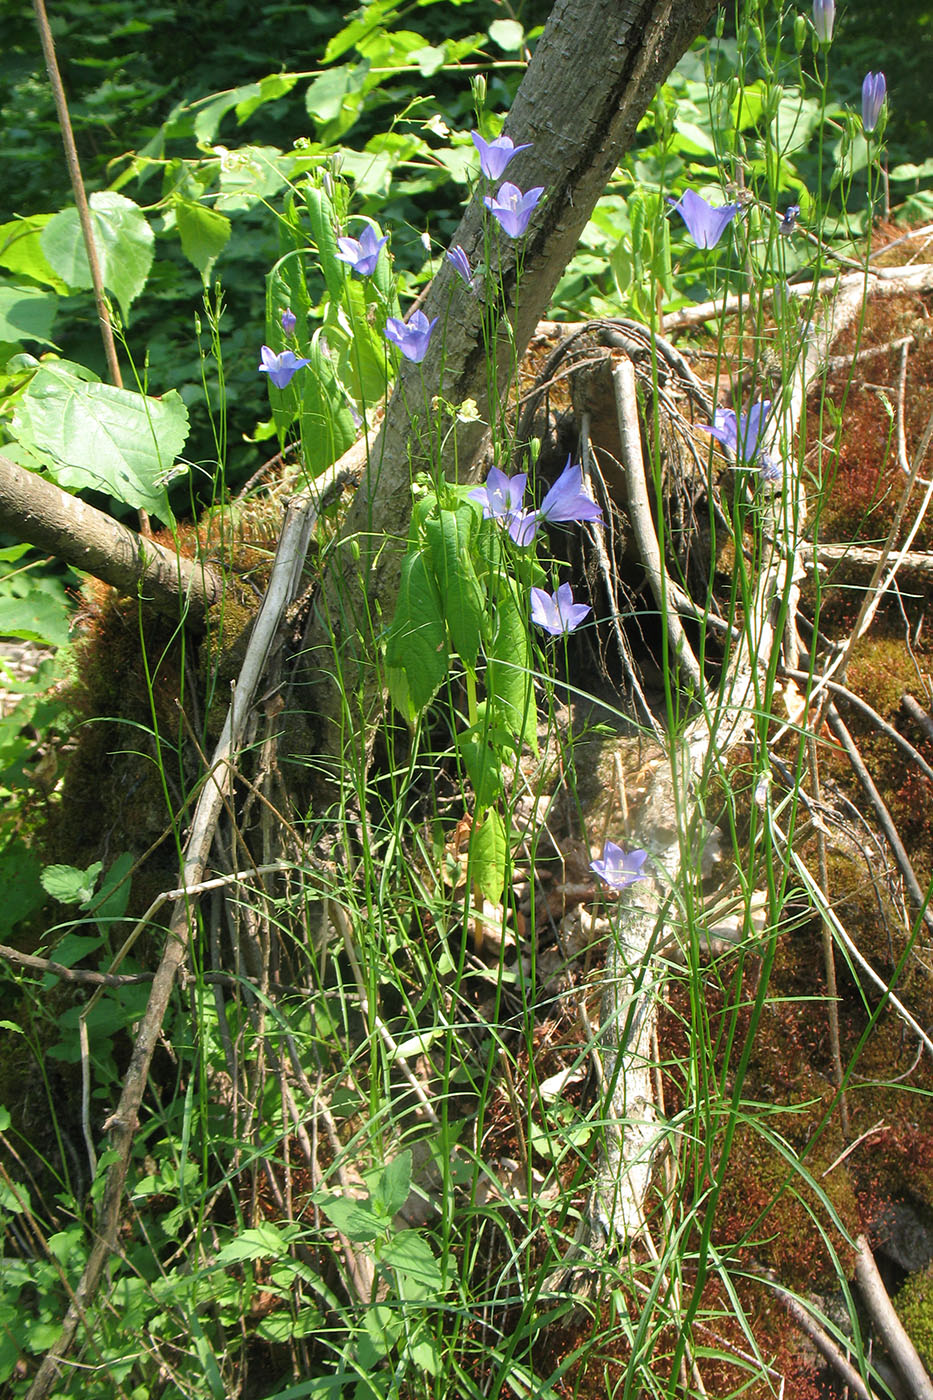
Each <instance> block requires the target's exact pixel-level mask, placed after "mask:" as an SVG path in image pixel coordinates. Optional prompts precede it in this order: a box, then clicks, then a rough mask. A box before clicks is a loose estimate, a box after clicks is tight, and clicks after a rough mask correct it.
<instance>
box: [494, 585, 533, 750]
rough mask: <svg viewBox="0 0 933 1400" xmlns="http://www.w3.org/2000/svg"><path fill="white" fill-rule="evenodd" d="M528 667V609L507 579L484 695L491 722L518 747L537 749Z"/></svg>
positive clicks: (501, 593)
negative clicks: (509, 736)
mask: <svg viewBox="0 0 933 1400" xmlns="http://www.w3.org/2000/svg"><path fill="white" fill-rule="evenodd" d="M531 666H532V656H531V643H530V640H529V637H528V605H527V604H526V603H525V601H524V596H523V594H522V593H521V591H520V590H519V588H518V585H517V584H516V583H515V582H514V581H513V580H512V579H509V578H506V579H504V580H503V582H502V586H501V587H500V590H499V597H498V599H497V601H496V618H495V631H494V634H493V641H492V645H491V647H490V648H489V665H488V667H487V668H486V692H487V697H488V701H489V705H490V706H491V709H492V714H493V722H494V723H495V724H497V725H499V724H501V725H502V727H503V728H504V729H507V730H508V732H509V733H510V734H511V735H513V737H514V738H515V739H517V741H518V742H519V743H520V744H521V743H529V744H531V746H532V747H533V748H536V747H537V733H536V729H535V706H534V694H533V690H532V684H531Z"/></svg>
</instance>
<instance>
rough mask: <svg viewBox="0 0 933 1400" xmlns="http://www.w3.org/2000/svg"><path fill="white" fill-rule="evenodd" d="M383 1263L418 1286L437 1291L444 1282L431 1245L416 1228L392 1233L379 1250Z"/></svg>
mask: <svg viewBox="0 0 933 1400" xmlns="http://www.w3.org/2000/svg"><path fill="white" fill-rule="evenodd" d="M379 1258H380V1261H381V1262H382V1263H383V1264H388V1265H389V1266H390V1267H391V1268H393V1269H398V1271H399V1273H400V1274H404V1275H405V1276H406V1277H407V1278H410V1279H411V1281H412V1282H413V1283H415V1284H417V1285H418V1287H419V1288H423V1289H427V1290H430V1291H431V1292H435V1293H436V1292H438V1291H439V1290H440V1289H441V1287H442V1286H443V1283H444V1275H443V1274H442V1273H441V1270H440V1265H439V1264H438V1262H437V1260H436V1259H435V1257H434V1254H433V1253H432V1251H431V1246H430V1245H429V1244H428V1242H427V1240H426V1239H425V1238H424V1236H423V1235H421V1234H419V1233H418V1231H417V1230H400V1231H399V1232H398V1234H396V1235H393V1236H392V1238H391V1239H390V1240H389V1241H388V1243H387V1244H386V1245H385V1246H384V1248H382V1249H380V1251H379Z"/></svg>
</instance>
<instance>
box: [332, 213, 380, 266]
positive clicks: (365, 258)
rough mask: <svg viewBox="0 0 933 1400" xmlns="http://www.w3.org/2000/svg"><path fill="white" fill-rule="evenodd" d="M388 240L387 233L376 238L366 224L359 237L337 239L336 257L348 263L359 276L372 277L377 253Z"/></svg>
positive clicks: (377, 256)
mask: <svg viewBox="0 0 933 1400" xmlns="http://www.w3.org/2000/svg"><path fill="white" fill-rule="evenodd" d="M388 241H389V235H388V234H386V235H385V237H384V238H377V237H376V235H375V233H374V232H373V230H372V229H371V228H370V226H369V224H367V225H366V227H365V228H364V229H363V232H362V233H361V234H360V236H359V238H338V239H337V247H338V248H339V249H340V252H339V253H338V254H337V257H338V258H339V259H340V261H341V262H345V263H348V264H349V266H350V267H351V268H352V270H353V271H354V272H356V273H359V275H360V277H372V275H373V273H374V272H375V271H376V263H377V262H378V261H379V254H380V253H381V252H382V249H383V247H384V245H385V244H386V243H388Z"/></svg>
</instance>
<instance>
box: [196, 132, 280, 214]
mask: <svg viewBox="0 0 933 1400" xmlns="http://www.w3.org/2000/svg"><path fill="white" fill-rule="evenodd" d="M281 156H282V152H281V151H280V150H279V148H278V147H277V146H239V147H238V148H237V149H236V150H235V151H226V152H225V153H224V154H223V156H222V157H221V161H220V176H219V183H220V195H219V196H218V198H217V200H216V202H215V205H214V208H215V209H218V210H220V209H228V210H231V211H233V210H239V209H249V208H250V207H251V206H252V205H254V204H255V203H256V201H257V200H260V199H262V200H267V199H271V198H272V196H273V195H274V194H277V193H278V191H279V190H280V189H281V188H282V186H283V185H284V184H285V176H284V175H283V174H282V172H281V170H280V169H279V166H278V162H279V160H280V159H281Z"/></svg>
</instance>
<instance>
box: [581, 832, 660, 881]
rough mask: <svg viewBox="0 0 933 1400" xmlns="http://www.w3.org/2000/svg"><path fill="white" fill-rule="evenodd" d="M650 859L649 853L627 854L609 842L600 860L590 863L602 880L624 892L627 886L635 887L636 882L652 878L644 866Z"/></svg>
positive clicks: (632, 852) (633, 852)
mask: <svg viewBox="0 0 933 1400" xmlns="http://www.w3.org/2000/svg"><path fill="white" fill-rule="evenodd" d="M647 859H648V852H647V851H629V853H628V855H626V854H625V852H624V851H623V849H622V847H621V846H617V845H616V843H615V842H614V841H607V842H606V844H605V845H604V846H603V853H602V856H601V858H600V859H599V860H593V861H590V869H591V870H595V871H596V874H597V875H598V876H599V878H600V879H601V880H605V882H606V884H607V885H610V886H611V887H612V889H614V890H624V889H625V887H626V885H634V883H635V881H636V880H648V879H650V878H651V877H650V876H649V875H648V874H647V872H646V871H643V870H642V866H643V865H644V863H645V861H646V860H647Z"/></svg>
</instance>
